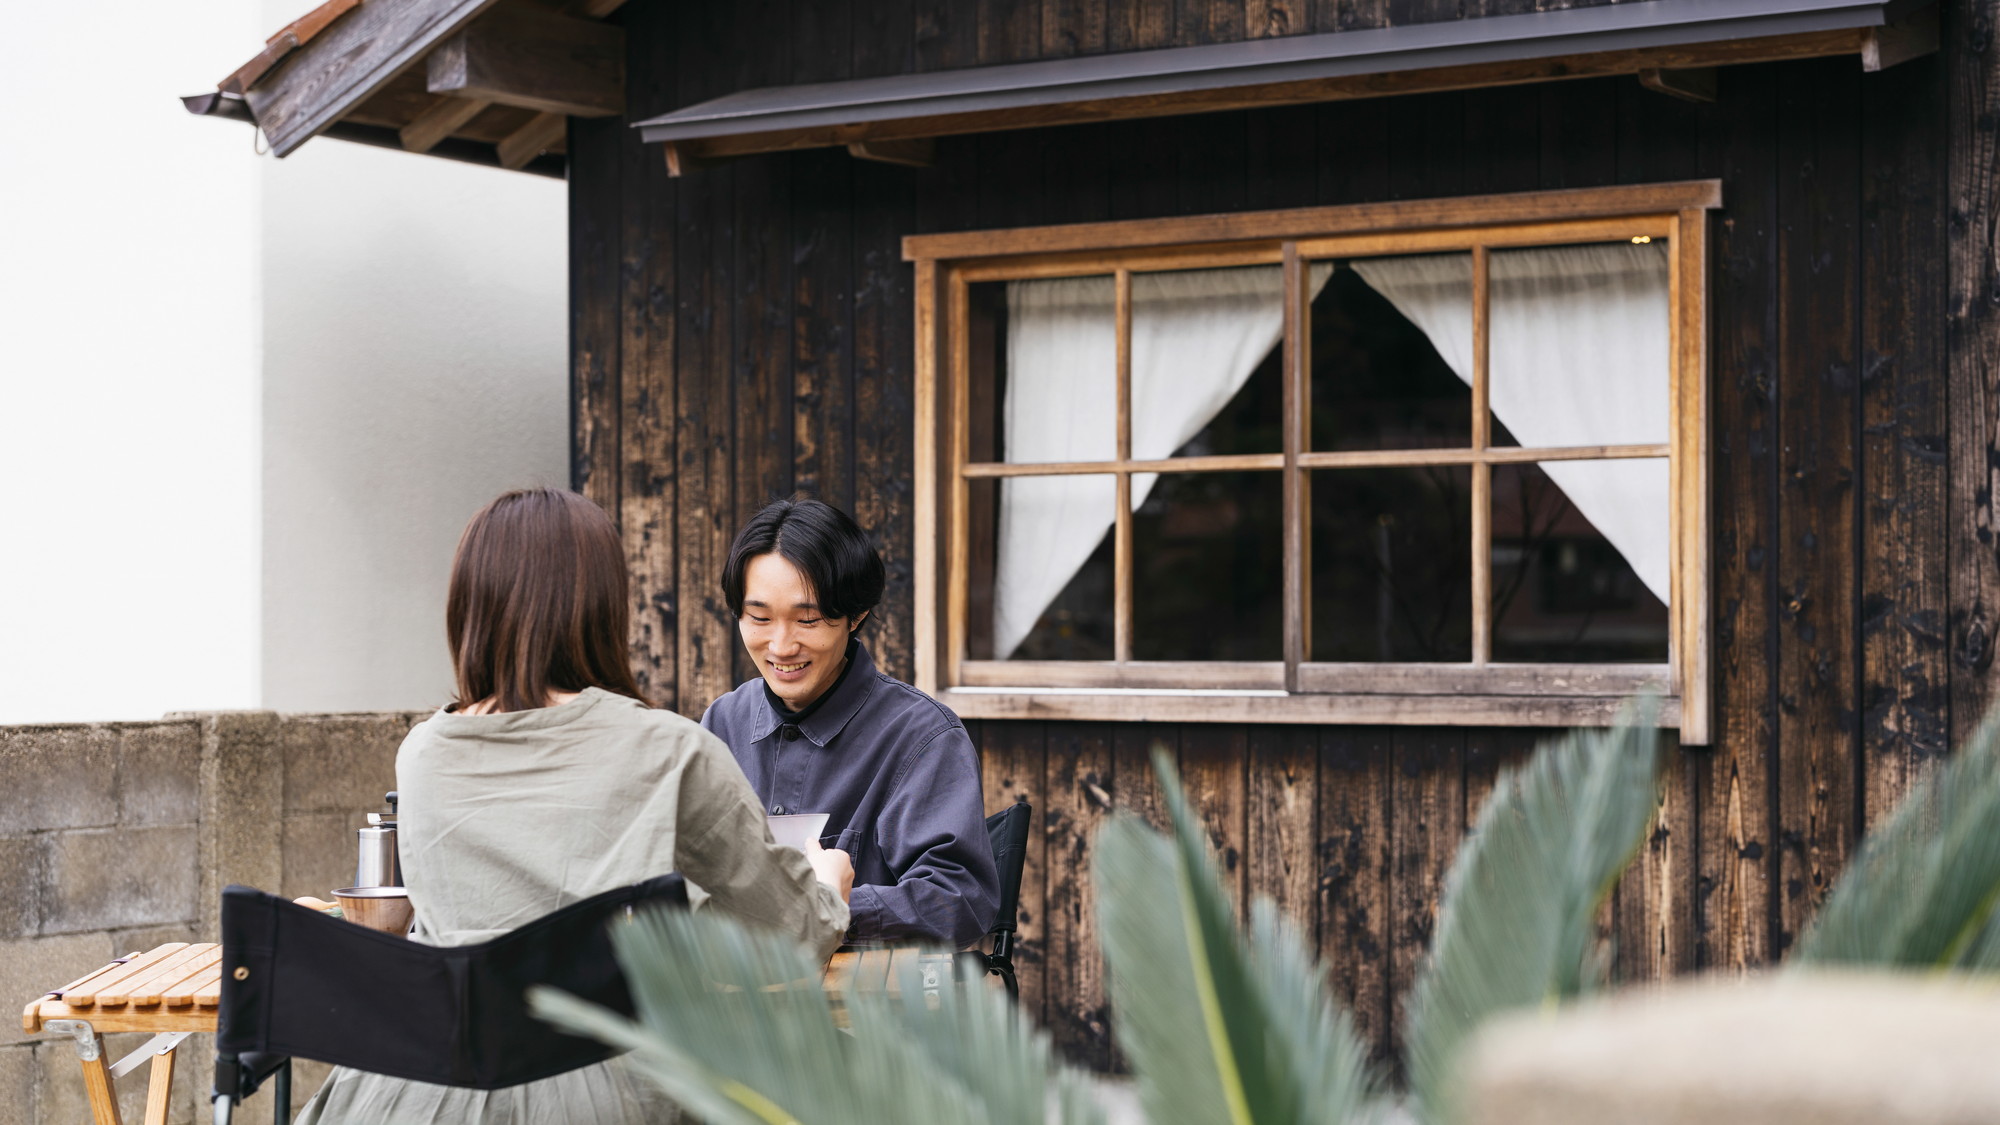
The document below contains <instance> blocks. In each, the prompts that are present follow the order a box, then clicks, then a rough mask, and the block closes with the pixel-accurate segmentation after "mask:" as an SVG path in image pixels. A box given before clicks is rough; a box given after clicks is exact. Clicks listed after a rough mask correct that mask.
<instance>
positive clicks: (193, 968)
mask: <svg viewBox="0 0 2000 1125" xmlns="http://www.w3.org/2000/svg"><path fill="white" fill-rule="evenodd" d="M910 963H915V964H917V965H918V966H919V973H920V977H919V979H920V980H921V981H922V982H923V986H924V989H925V991H926V992H928V991H930V990H931V989H932V988H934V987H936V988H942V987H944V986H946V985H948V984H950V983H951V981H952V980H953V979H954V978H953V975H952V972H953V966H952V960H951V957H950V956H948V955H936V954H928V953H924V952H921V951H919V950H915V949H859V950H843V951H841V952H838V953H835V954H834V955H833V958H832V960H830V961H828V962H827V966H826V972H825V974H824V975H823V976H822V977H821V978H820V980H821V983H822V985H823V986H824V987H825V988H826V990H827V991H828V992H831V993H833V994H834V1002H833V1003H834V1018H835V1020H836V1022H839V1023H841V1024H842V1025H843V1026H845V1023H846V1005H845V1004H844V1003H842V1002H841V1000H840V994H841V993H843V992H845V991H846V990H848V989H853V990H856V991H860V992H890V993H900V992H901V990H902V985H901V982H902V976H903V968H904V966H905V965H906V964H910ZM221 994H222V947H221V946H219V945H215V944H212V943H201V944H194V945H190V944H188V943H186V942H169V943H168V944H166V945H162V946H160V947H159V948H157V949H152V950H148V951H147V952H145V953H133V954H128V955H127V956H124V957H121V958H119V959H118V960H116V961H113V962H112V963H110V964H109V965H106V966H104V967H103V968H101V969H98V970H96V971H95V972H92V973H90V974H88V975H86V976H83V977H80V978H78V979H77V980H75V981H72V982H71V983H69V984H66V985H64V986H63V987H61V988H58V989H54V990H51V991H50V992H48V993H45V994H44V995H42V996H40V997H37V998H36V999H34V1000H32V1001H30V1002H29V1003H28V1007H27V1010H26V1011H24V1012H22V1013H21V1029H22V1030H23V1031H26V1032H28V1033H29V1034H34V1033H36V1032H42V1031H50V1032H57V1033H61V1034H67V1035H70V1036H72V1037H74V1038H75V1040H76V1046H77V1057H78V1059H79V1060H80V1061H81V1062H82V1064H83V1084H84V1089H85V1090H86V1091H87V1092H88V1094H89V1096H90V1110H91V1113H92V1115H93V1116H94V1117H95V1118H96V1122H97V1125H123V1122H122V1121H121V1119H120V1117H119V1111H118V1092H117V1089H116V1086H115V1085H114V1083H115V1081H116V1079H117V1078H118V1077H122V1076H123V1075H124V1074H126V1073H128V1072H129V1071H130V1070H132V1069H136V1068H137V1066H138V1064H139V1063H141V1062H144V1061H145V1057H144V1056H146V1055H147V1054H149V1053H150V1054H151V1056H152V1071H151V1074H150V1076H149V1078H148V1081H147V1087H146V1117H145V1125H166V1120H167V1104H168V1101H167V1099H168V1095H169V1093H170V1092H171V1090H172V1087H173V1080H174V1050H175V1048H177V1047H179V1046H180V1043H181V1040H183V1039H185V1038H186V1037H187V1036H188V1035H190V1034H193V1033H196V1032H205V1033H210V1034H212V1033H214V1031H215V1021H216V1003H217V1001H218V999H219V998H220V996H221ZM120 1031H150V1032H153V1033H155V1034H154V1038H153V1039H152V1040H150V1041H148V1042H147V1043H146V1044H145V1045H144V1046H142V1047H141V1048H140V1049H139V1050H138V1051H135V1052H133V1053H132V1054H131V1055H129V1056H127V1057H126V1058H125V1059H124V1060H122V1061H120V1062H119V1063H117V1064H116V1065H112V1064H110V1063H108V1062H107V1061H106V1059H105V1057H104V1035H105V1034H106V1033H107V1032H120Z"/></svg>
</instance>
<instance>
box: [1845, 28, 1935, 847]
mask: <svg viewBox="0 0 2000 1125" xmlns="http://www.w3.org/2000/svg"><path fill="white" fill-rule="evenodd" d="M1944 78H1945V64H1944V62H1943V60H1941V59H1938V58H1936V57H1931V58H1924V59H1919V60H1914V61H1913V63H1912V64H1910V65H1905V66H1898V67H1893V68H1891V69H1889V70H1887V71H1884V72H1882V73H1881V74H1878V75H1876V76H1874V80H1873V81H1870V82H1869V83H1867V84H1866V86H1864V87H1863V91H1862V106H1861V115H1862V116H1861V128H1862V137H1861V144H1862V158H1861V167H1862V169H1863V177H1862V181H1861V218H1862V225H1861V258H1862V268H1861V286H1862V300H1861V474H1862V479H1861V497H1862V500H1861V525H1862V526H1861V533H1860V540H1861V545H1862V546H1861V651H1862V661H1861V669H1862V672H1861V675H1862V680H1861V708H1862V711H1861V756H1862V816H1863V824H1864V825H1873V824H1875V823H1876V822H1878V821H1879V820H1880V819H1881V817H1882V816H1883V815H1884V814H1886V813H1887V812H1888V811H1889V810H1890V809H1892V808H1894V807H1895V805H1896V803H1897V802H1898V801H1900V800H1901V799H1902V797H1903V794H1904V793H1905V792H1907V791H1908V789H1909V786H1910V783H1911V782H1912V781H1914V780H1916V779H1917V778H1918V777H1920V776H1922V775H1923V774H1924V773H1925V772H1926V771H1927V770H1928V769H1929V767H1930V766H1931V764H1932V763H1934V762H1935V761H1936V760H1937V759H1938V758H1939V757H1941V756H1942V755H1943V754H1944V753H1945V752H1946V750H1947V748H1948V747H1949V745H1950V735H1951V730H1950V727H1951V699H1950V695H1949V692H1950V685H1951V669H1950V666H1949V665H1948V663H1947V658H1948V649H1947V643H1948V633H1947V629H1946V619H1947V616H1948V614H1949V612H1950V601H1949V598H1950V570H1949V557H1950V554H1949V550H1948V548H1947V546H1946V522H1947V520H1948V518H1949V515H1948V513H1949V512H1950V510H1951V506H1950V502H1949V495H1948V491H1947V486H1948V484H1949V480H1948V477H1949V466H1948V463H1947V459H1946V456H1945V451H1946V434H1947V433H1948V432H1949V429H1950V426H1951V421H1950V419H1948V418H1947V417H1946V412H1945V401H1946V399H1945V395H1946V389H1947V386H1948V380H1949V376H1948V372H1947V370H1946V365H1945V349H1944V347H1943V346H1942V344H1943V340H1942V339H1941V338H1940V337H1939V335H1938V331H1937V326H1939V325H1942V324H1943V323H1944V309H1945V299H1944V298H1945V286H1946V271H1947V264H1948V263H1949V262H1950V260H1951V258H1950V255H1951V253H1952V246H1950V245H1948V241H1949V240H1947V239H1946V237H1945V209H1944V196H1943V193H1942V191H1941V190H1940V188H1941V185H1943V184H1944V183H1945V182H1946V181H1945V144H1944V138H1943V136H1942V133H1943V126H1944V124H1945V120H1946V114H1945V112H1944V106H1943V104H1942V103H1943V101H1944V94H1945V84H1944Z"/></svg>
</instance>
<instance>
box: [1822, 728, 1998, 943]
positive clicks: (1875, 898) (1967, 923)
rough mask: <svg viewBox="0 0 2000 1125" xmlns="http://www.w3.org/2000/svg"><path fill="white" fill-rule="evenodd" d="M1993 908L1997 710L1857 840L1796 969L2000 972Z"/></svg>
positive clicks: (1996, 811) (1996, 887)
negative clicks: (1837, 967) (1967, 742)
mask: <svg viewBox="0 0 2000 1125" xmlns="http://www.w3.org/2000/svg"><path fill="white" fill-rule="evenodd" d="M1996 902H2000V711H1996V712H1995V713H1994V714H1993V715H1990V716H1988V717H1987V720H1986V722H1985V723H1983V724H1982V725H1981V726H1980V728H1979V730H1978V732H1977V733H1976V734H1974V735H1973V737H1972V742H1971V744H1970V745H1968V746H1966V747H1965V748H1964V749H1963V750H1961V751H1959V753H1958V754H1957V755H1956V756H1955V757H1953V758H1952V759H1951V760H1950V761H1948V762H1945V763H1944V764H1943V765H1941V766H1939V767H1938V768H1937V769H1936V770H1935V771H1933V772H1932V773H1931V774H1930V775H1929V776H1928V777H1925V778H1924V779H1922V780H1921V781H1919V782H1917V784H1916V785H1914V786H1912V787H1911V789H1910V793H1909V795H1908V796H1907V797H1905V798H1904V799H1903V801H1902V803H1901V804H1899V805H1897V806H1896V808H1895V810H1894V811H1893V812H1891V813H1890V814H1889V816H1888V818H1887V819H1886V820H1884V821H1883V822H1882V823H1881V824H1880V825H1879V826H1877V827H1876V829H1875V830H1874V831H1873V832H1871V833H1869V834H1868V837H1867V839H1865V840H1863V841H1862V842H1861V848H1860V850H1859V851H1858V852H1857V853H1856V855H1855V857H1854V859H1853V861H1852V862H1851V863H1850V865H1849V866H1848V869H1847V871H1846V872H1845V873H1843V874H1842V875H1841V877H1840V879H1839V881H1838V882H1836V883H1835V884H1834V887H1833V890H1832V892H1831V893H1830V894H1828V895H1827V899H1826V903H1825V905H1824V906H1822V907H1820V911H1819V916H1818V917H1817V919H1815V921H1814V923H1813V927H1812V929H1811V930H1810V931H1808V932H1807V934H1806V936H1805V939H1804V940H1803V941H1802V942H1801V943H1800V945H1799V949H1798V952H1797V953H1796V954H1794V955H1793V962H1792V963H1793V964H1794V965H1796V966H1801V967H1811V966H1818V965H1830V964H1846V965H1873V966H1882V967H1898V968H1913V969H1915V968H1924V969H1935V970H1945V969H1983V970H1992V969H2000V919H1996V917H1995V911H1994V906H1995V903H1996Z"/></svg>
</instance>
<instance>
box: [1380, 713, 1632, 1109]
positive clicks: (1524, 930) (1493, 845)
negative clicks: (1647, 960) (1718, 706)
mask: <svg viewBox="0 0 2000 1125" xmlns="http://www.w3.org/2000/svg"><path fill="white" fill-rule="evenodd" d="M1652 728H1653V708H1652V705H1651V704H1650V703H1647V704H1645V705H1643V706H1642V708H1641V713H1640V714H1639V715H1638V716H1637V718H1636V719H1634V718H1633V717H1632V716H1630V715H1627V716H1622V717H1621V719H1620V722H1619V724H1618V725H1617V726H1616V727H1614V728H1612V729H1610V730H1602V731H1578V732H1575V733H1572V734H1569V735H1567V736H1565V737H1563V738H1561V739H1559V740H1556V741H1552V742H1548V743H1544V744H1543V745H1542V746H1541V747H1540V748H1538V749H1537V750H1536V752H1535V755H1534V757H1533V758H1532V759H1530V760H1529V761H1528V763H1527V764H1526V765H1525V766H1524V767H1522V768H1519V769H1510V770H1506V771H1503V772H1502V773H1501V775H1500V779H1499V781H1498V783H1497V784H1496V785H1495V786H1494V789H1493V795H1492V796H1491V797H1489V798H1488V799H1487V801H1486V806H1485V808H1483V809H1481V810H1480V813H1479V819H1478V822H1477V823H1476V825H1475V826H1474V829H1473V831H1472V833H1471V834H1470V835H1469V836H1467V837H1466V839H1465V840H1464V841H1463V842H1462V843H1461V844H1460V845H1459V849H1458V855H1457V856H1456V857H1455V858H1454V859H1453V860H1452V864H1451V871H1450V874H1449V875H1448V876H1447V877H1446V880H1445V890H1444V895H1443V897H1442V898H1441V900H1440V902H1439V906H1438V924H1437V930H1436V936H1435V938H1434V940H1433V942H1432V945H1431V951H1430V955H1429V957H1428V958H1426V960H1425V963H1424V967H1423V970H1422V971H1421V973H1420V974H1419V975H1418V977H1417V982H1416V986H1415V988H1414V990H1413V992H1412V996H1411V1000H1410V1007H1409V1016H1408V1018H1407V1020H1406V1022H1405V1026H1404V1032H1403V1039H1404V1043H1405V1044H1406V1047H1407V1050H1408V1062H1409V1072H1410V1092H1411V1094H1412V1095H1413V1099H1414V1103H1415V1104H1414V1108H1415V1109H1416V1111H1417V1114H1418V1117H1419V1119H1420V1120H1422V1121H1424V1122H1426V1123H1427V1125H1441V1123H1443V1122H1448V1121H1451V1120H1454V1119H1455V1116H1456V1115H1455V1113H1454V1107H1453V1106H1452V1104H1451V1099H1452V1097H1453V1092H1452V1082H1453V1078H1454V1074H1455V1071H1456V1069H1457V1063H1458V1054H1459V1049H1460V1047H1461V1046H1462V1045H1463V1044H1464V1042H1465V1039H1466V1037H1467V1036H1468V1035H1469V1034H1470V1033H1471V1032H1472V1031H1473V1029H1475V1028H1476V1027H1478V1025H1479V1024H1480V1023H1481V1022H1482V1021H1484V1020H1485V1019H1486V1018H1487V1017H1489V1016H1491V1015H1493V1014H1495V1013H1497V1012H1501V1011H1504V1010H1507V1009H1510V1008H1521V1007H1529V1006H1534V1005H1551V1004H1554V1003H1556V1002H1557V1001H1560V1000H1562V999H1564V998H1566V997H1570V996H1574V995H1576V994H1577V993H1579V992H1582V991H1584V990H1586V989H1589V988H1593V987H1596V986H1597V985H1598V984H1600V983H1602V978H1603V975H1604V969H1605V966H1604V965H1602V964H1600V963H1598V962H1597V961H1596V959H1594V958H1593V957H1592V956H1591V950H1592V947H1593V945H1594V943H1595V940H1596V917H1597V912H1598V908H1599V906H1601V905H1602V904H1603V902H1604V900H1605V898H1606V896H1608V895H1609V894H1610V893H1611V888H1612V886H1613V885H1614V884H1615V883H1616V882H1617V879H1618V876H1619V874H1620V873H1621V872H1622V871H1624V869H1625V865H1626V864H1627V863H1629V862H1630V861H1631V858H1632V855H1633V853H1634V852H1636V851H1637V850H1638V848H1639V845H1640V843H1641V842H1642V841H1643V840H1644V839H1645V833H1646V828H1647V826H1648V825H1649V824H1650V823H1651V822H1652V819H1653V816H1654V814H1655V813H1656V812H1657V810H1658V807H1659V786H1658V771H1659V761H1660V755H1659V746H1658V734H1657V732H1656V731H1655V730H1653V729H1652Z"/></svg>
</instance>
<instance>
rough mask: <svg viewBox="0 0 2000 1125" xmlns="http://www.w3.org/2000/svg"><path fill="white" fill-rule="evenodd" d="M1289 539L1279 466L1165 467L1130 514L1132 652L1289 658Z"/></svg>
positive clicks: (1140, 655) (1152, 656)
mask: <svg viewBox="0 0 2000 1125" xmlns="http://www.w3.org/2000/svg"><path fill="white" fill-rule="evenodd" d="M1145 479H1146V477H1145V476H1144V475H1142V476H1140V477H1138V478H1137V479H1135V481H1134V487H1135V489H1136V488H1137V487H1139V485H1140V484H1141V483H1142V482H1143V481H1144V480H1145ZM1284 540H1285V536H1284V476H1283V474H1281V473H1277V472H1246V473H1164V474H1160V475H1159V476H1158V477H1157V483H1156V484H1155V485H1154V486H1153V488H1152V490H1151V492H1150V493H1149V494H1148V495H1147V496H1146V500H1145V502H1144V503H1143V504H1141V505H1140V507H1139V510H1138V511H1137V512H1135V513H1133V517H1132V561H1133V567H1132V657H1133V659H1135V660H1282V659H1284V637H1283V630H1284V580H1285V564H1284Z"/></svg>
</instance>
